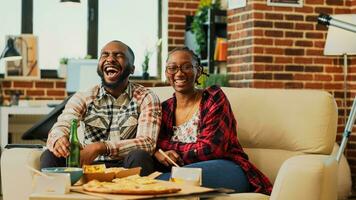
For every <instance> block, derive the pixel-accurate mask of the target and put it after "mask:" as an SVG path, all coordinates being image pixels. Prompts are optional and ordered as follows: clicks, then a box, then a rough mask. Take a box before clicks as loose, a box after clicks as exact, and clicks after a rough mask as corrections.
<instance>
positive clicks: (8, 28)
mask: <svg viewBox="0 0 356 200" xmlns="http://www.w3.org/2000/svg"><path fill="white" fill-rule="evenodd" d="M0 24H1V28H0V54H1V53H2V51H3V50H4V48H5V46H6V36H7V35H19V34H21V0H1V1H0ZM4 67H5V63H4V61H2V60H1V61H0V74H3V73H4V72H5V71H4Z"/></svg>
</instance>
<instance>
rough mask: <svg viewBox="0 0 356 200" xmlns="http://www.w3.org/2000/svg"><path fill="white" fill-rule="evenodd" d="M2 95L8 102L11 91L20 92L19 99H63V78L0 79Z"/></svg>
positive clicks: (64, 93) (64, 91)
mask: <svg viewBox="0 0 356 200" xmlns="http://www.w3.org/2000/svg"><path fill="white" fill-rule="evenodd" d="M0 83H1V84H2V95H3V97H4V100H5V102H9V100H10V95H11V94H12V93H13V92H19V93H20V99H27V100H63V99H64V98H65V97H66V96H67V94H66V90H65V89H66V88H65V87H66V83H65V80H59V79H44V80H11V79H9V80H8V79H6V80H0Z"/></svg>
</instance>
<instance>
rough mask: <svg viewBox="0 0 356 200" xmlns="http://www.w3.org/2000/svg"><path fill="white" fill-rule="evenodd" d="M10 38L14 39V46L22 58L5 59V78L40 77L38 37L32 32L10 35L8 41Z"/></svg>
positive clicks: (7, 37)
mask: <svg viewBox="0 0 356 200" xmlns="http://www.w3.org/2000/svg"><path fill="white" fill-rule="evenodd" d="M9 38H12V39H13V40H14V47H15V49H16V50H17V51H18V52H19V53H20V55H21V58H22V59H20V60H9V61H5V74H4V75H5V78H8V79H9V78H11V79H16V78H18V79H40V77H41V76H40V69H39V66H38V49H37V48H38V43H37V37H36V36H34V35H32V34H21V35H8V36H6V41H7V40H8V39H9Z"/></svg>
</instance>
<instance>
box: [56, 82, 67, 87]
mask: <svg viewBox="0 0 356 200" xmlns="http://www.w3.org/2000/svg"><path fill="white" fill-rule="evenodd" d="M56 88H66V82H58V81H57V82H56Z"/></svg>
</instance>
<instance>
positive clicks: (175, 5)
mask: <svg viewBox="0 0 356 200" xmlns="http://www.w3.org/2000/svg"><path fill="white" fill-rule="evenodd" d="M168 7H169V8H183V7H184V3H182V2H171V1H169V2H168Z"/></svg>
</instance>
